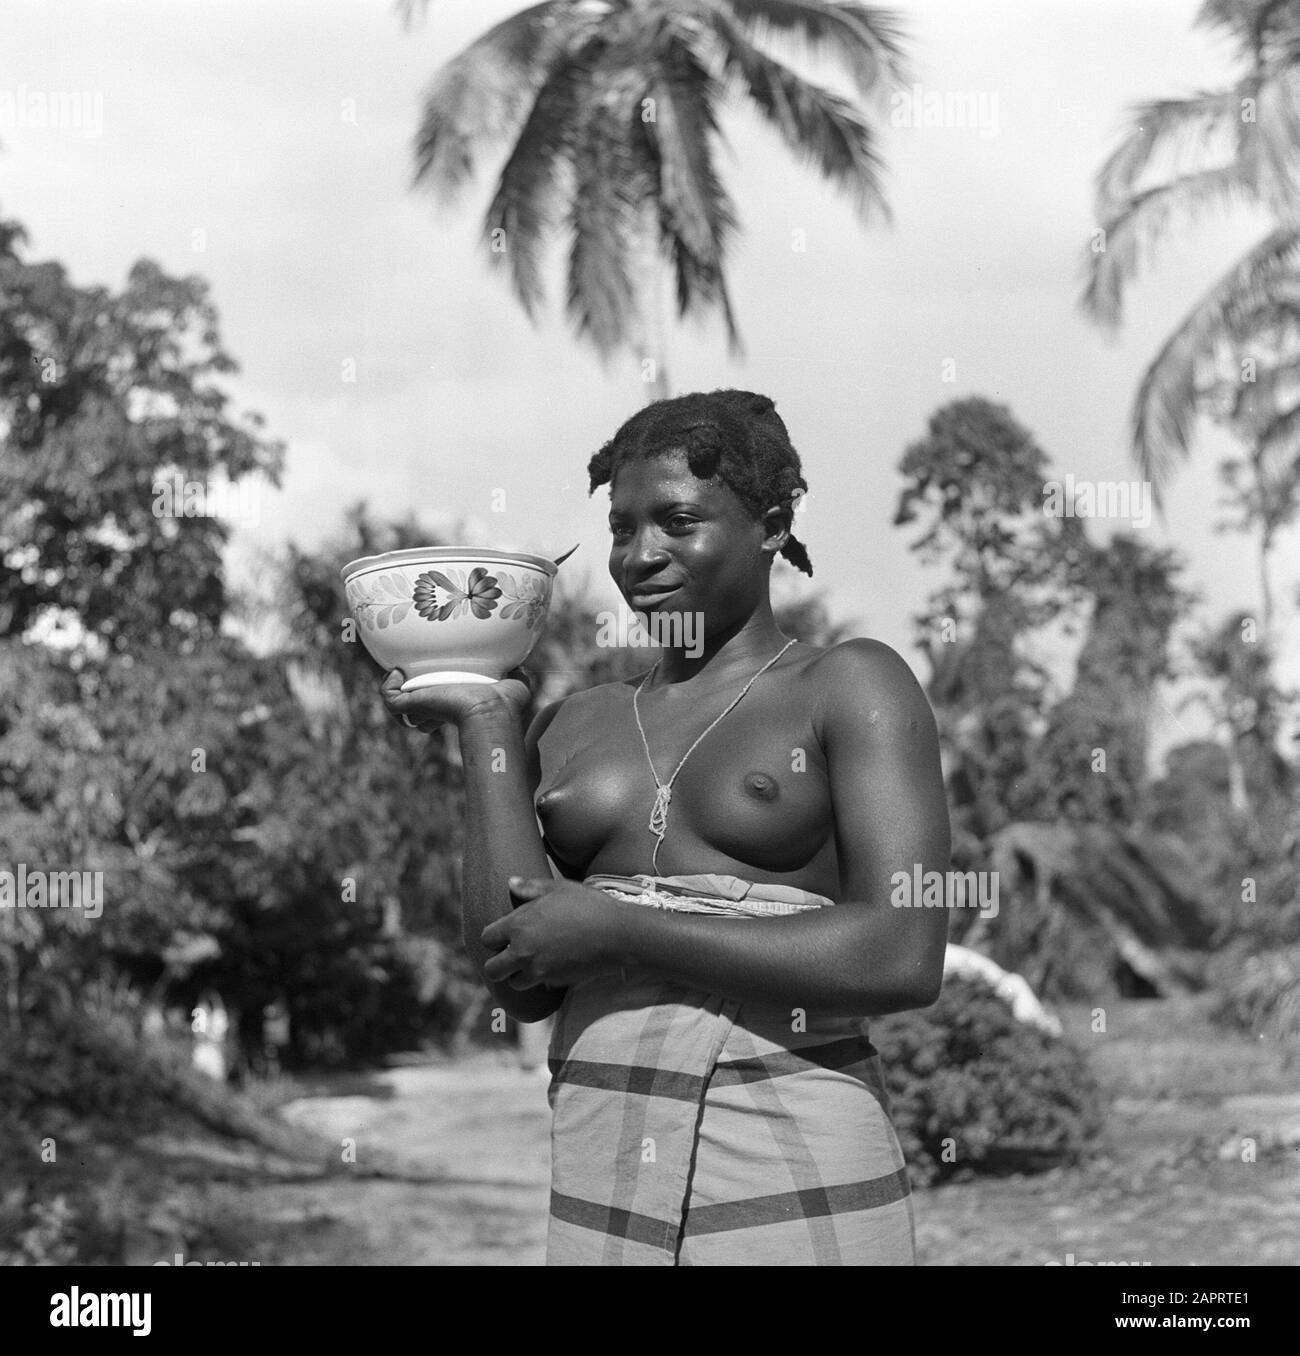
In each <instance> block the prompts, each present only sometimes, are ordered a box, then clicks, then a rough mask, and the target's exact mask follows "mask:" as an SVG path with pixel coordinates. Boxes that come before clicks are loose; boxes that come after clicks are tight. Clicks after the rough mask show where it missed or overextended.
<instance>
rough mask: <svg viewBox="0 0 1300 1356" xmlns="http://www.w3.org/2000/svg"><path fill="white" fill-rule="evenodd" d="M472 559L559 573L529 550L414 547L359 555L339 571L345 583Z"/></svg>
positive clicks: (555, 566)
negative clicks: (400, 568)
mask: <svg viewBox="0 0 1300 1356" xmlns="http://www.w3.org/2000/svg"><path fill="white" fill-rule="evenodd" d="M463 560H469V561H473V562H474V563H475V564H477V563H478V562H480V561H488V562H489V563H492V562H498V563H501V564H511V565H531V566H532V567H533V568H534V569H537V570H543V571H544V572H545V573H546V574H548V575H551V576H552V577H553V576H554V575H555V574H556V573H557V571H558V570H559V566H558V565H556V563H555V562H554V561H553V560H548V559H547V558H546V557H545V556H535V555H532V554H531V553H530V552H528V551H497V550H493V549H492V548H490V547H487V546H411V547H407V548H405V549H403V550H401V551H383V552H381V553H380V554H379V555H377V556H358V557H357V559H356V560H349V561H348V563H347V564H346V565H344V566H343V568H342V569H341V570H340V571H339V573H340V574H341V575H342V576H343V580H344V582H345V583H347V582H348V581H350V580H352V579H355V578H356V576H357V575H359V574H365V573H367V572H368V571H370V570H374V569H391V568H392V567H393V566H394V565H413V564H419V563H422V562H425V561H427V562H428V563H429V564H435V563H440V562H447V563H450V562H453V561H463Z"/></svg>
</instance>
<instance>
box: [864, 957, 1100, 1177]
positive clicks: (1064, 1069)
mask: <svg viewBox="0 0 1300 1356" xmlns="http://www.w3.org/2000/svg"><path fill="white" fill-rule="evenodd" d="M871 1039H872V1042H873V1044H874V1045H875V1046H876V1048H877V1049H878V1050H879V1051H880V1057H881V1062H882V1063H883V1064H884V1067H885V1076H886V1080H887V1083H888V1087H889V1091H890V1098H891V1101H892V1103H893V1117H894V1125H895V1127H896V1129H897V1131H898V1137H899V1140H900V1141H901V1143H902V1146H903V1152H904V1154H905V1155H906V1157H907V1162H908V1168H909V1172H910V1173H911V1176H912V1180H913V1181H914V1182H916V1183H917V1184H919V1185H927V1184H929V1183H932V1182H937V1181H942V1180H944V1179H947V1178H950V1177H954V1176H957V1175H959V1174H965V1173H967V1172H972V1173H974V1172H984V1173H996V1172H1009V1171H1022V1172H1037V1171H1043V1170H1045V1169H1046V1168H1049V1167H1054V1166H1056V1165H1058V1164H1063V1163H1070V1162H1074V1161H1077V1160H1078V1158H1079V1157H1080V1156H1081V1155H1082V1154H1083V1152H1084V1150H1085V1148H1086V1147H1087V1145H1088V1143H1089V1141H1090V1140H1092V1139H1093V1138H1094V1137H1095V1136H1096V1134H1097V1133H1098V1131H1099V1130H1100V1129H1101V1124H1102V1119H1103V1105H1104V1104H1103V1099H1102V1094H1101V1089H1100V1087H1099V1085H1098V1084H1097V1082H1096V1080H1095V1079H1094V1078H1093V1076H1092V1074H1091V1072H1090V1070H1089V1069H1088V1065H1087V1062H1086V1060H1085V1059H1084V1056H1083V1054H1082V1053H1081V1052H1080V1051H1079V1050H1077V1049H1076V1048H1075V1047H1074V1046H1073V1045H1071V1044H1070V1043H1069V1042H1067V1041H1064V1040H1062V1039H1061V1038H1060V1037H1057V1036H1051V1035H1049V1034H1048V1033H1046V1032H1044V1031H1040V1030H1039V1029H1038V1028H1037V1027H1032V1026H1026V1025H1025V1024H1023V1023H1021V1022H1018V1021H1016V1020H1015V1018H1014V1017H1012V1015H1011V1009H1010V1007H1009V1006H1008V1005H1007V1004H1006V1003H1005V1002H1004V1001H1003V1000H1002V999H1001V998H999V997H998V996H997V995H996V994H995V993H994V992H993V990H992V989H991V988H990V987H989V986H988V985H986V984H983V983H980V982H978V981H974V980H962V979H949V980H947V981H946V982H945V983H944V986H943V993H942V995H941V996H940V998H939V1001H938V1002H937V1003H935V1004H934V1005H933V1006H932V1007H929V1008H925V1009H923V1010H921V1011H919V1012H903V1013H895V1014H893V1015H891V1016H888V1017H883V1018H880V1019H878V1020H877V1021H875V1022H873V1023H872V1025H871ZM945 1141H947V1142H948V1143H945ZM945 1150H947V1152H945Z"/></svg>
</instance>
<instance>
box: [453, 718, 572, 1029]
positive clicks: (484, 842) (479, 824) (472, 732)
mask: <svg viewBox="0 0 1300 1356" xmlns="http://www.w3.org/2000/svg"><path fill="white" fill-rule="evenodd" d="M559 706H560V703H559V702H555V703H554V704H553V705H551V706H548V707H547V708H546V710H544V711H541V712H539V713H538V715H537V716H536V718H535V719H534V721H533V723H532V727H531V728H530V730H529V732H528V737H527V740H525V738H524V735H523V732H522V726H521V721H520V718H519V714H518V713H517V711H516V710H515V709H514V708H512V707H511V706H509V705H508V703H506V702H504V701H501V702H498V703H494V704H488V705H485V706H482V707H475V708H473V709H472V710H471V711H470V712H469V713H468V714H467V715H466V716H465V717H464V718H463V719H462V720H461V721H460V756H461V761H462V762H463V763H464V765H465V866H464V873H463V878H464V890H463V903H462V909H461V917H462V924H463V928H464V938H465V950H466V952H467V953H468V955H469V957H470V959H471V960H472V961H473V962H474V965H475V968H476V969H477V970H478V971H479V973H480V975H481V974H482V972H483V965H484V963H485V962H486V961H488V960H490V959H491V958H492V956H493V955H494V954H495V953H494V952H491V951H489V950H487V948H486V947H484V945H483V943H482V942H481V941H480V940H479V935H480V934H481V933H482V931H483V929H484V928H485V927H487V926H488V924H489V923H495V922H496V920H497V919H498V918H503V917H505V916H506V915H507V914H508V913H510V912H511V910H512V908H513V905H512V903H511V899H510V891H509V889H508V887H507V885H506V881H507V879H508V878H509V877H510V876H549V875H551V874H552V871H551V864H550V861H549V859H548V858H547V855H546V849H545V847H544V846H543V844H542V835H541V832H540V830H539V828H538V825H537V811H536V809H535V808H534V805H533V795H534V793H535V792H536V790H537V782H538V772H539V769H538V764H537V753H536V750H537V741H538V740H539V739H540V738H541V736H542V733H543V732H544V730H545V729H546V727H547V726H548V725H549V724H550V722H551V721H552V720H553V719H554V717H555V713H556V711H557V710H558V709H559ZM484 983H485V984H487V986H488V988H489V989H490V990H491V993H492V997H493V998H494V999H495V1000H496V1002H497V1003H499V1004H500V1006H501V1007H503V1008H504V1009H505V1010H506V1012H507V1013H509V1015H510V1016H511V1017H513V1018H514V1019H515V1020H516V1021H519V1022H539V1021H541V1020H542V1018H544V1017H549V1016H550V1015H551V1013H553V1012H554V1011H555V1010H556V1009H557V1008H558V1007H559V1006H560V1003H561V1002H562V1001H563V999H564V990H563V989H550V988H545V987H538V988H534V989H523V990H520V989H512V988H511V987H510V986H509V985H508V984H493V983H490V982H489V981H487V980H484Z"/></svg>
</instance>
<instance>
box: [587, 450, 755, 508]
mask: <svg viewBox="0 0 1300 1356" xmlns="http://www.w3.org/2000/svg"><path fill="white" fill-rule="evenodd" d="M609 489H610V500H611V502H612V501H614V500H615V499H630V498H636V499H641V498H643V497H646V496H652V497H654V498H657V499H697V500H707V499H712V498H716V497H717V496H718V495H719V494H730V493H731V491H730V488H729V487H728V486H727V484H726V483H725V482H724V481H723V480H722V479H721V478H720V477H719V476H717V475H713V476H710V477H708V478H707V479H702V478H701V477H699V476H697V475H696V474H695V472H694V471H692V470H691V468H690V464H689V463H688V462H687V460H686V454H685V453H684V452H677V451H669V452H656V453H654V454H652V455H651V456H648V457H644V458H641V457H638V458H636V459H635V460H631V461H625V462H624V463H623V464H622V465H621V466H620V467H619V468H618V470H617V471H615V473H614V475H613V477H612V478H611V480H610V487H609Z"/></svg>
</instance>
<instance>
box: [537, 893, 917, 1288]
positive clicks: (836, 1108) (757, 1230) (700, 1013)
mask: <svg viewBox="0 0 1300 1356" xmlns="http://www.w3.org/2000/svg"><path fill="white" fill-rule="evenodd" d="M584 884H586V885H587V886H589V887H590V888H592V889H598V890H604V891H606V892H607V893H609V894H611V895H613V896H615V897H616V898H620V899H625V900H629V901H633V902H636V903H639V904H643V905H647V906H652V907H657V908H667V909H670V910H672V911H678V912H690V913H710V914H716V915H718V916H719V919H720V921H719V926H727V924H726V923H724V922H722V921H721V919H722V918H724V917H727V918H737V919H744V918H756V917H771V916H779V915H785V914H792V913H801V912H803V911H805V910H807V909H812V908H825V907H832V906H833V901H831V900H829V899H827V898H825V896H823V895H816V894H812V893H811V892H809V891H806V890H799V889H795V888H793V887H790V886H782V885H767V884H754V883H752V882H749V881H745V880H741V879H740V878H739V877H736V876H728V875H721V874H714V873H710V874H707V875H694V876H648V875H641V876H591V877H588V879H587V880H586V881H585V882H584ZM550 1071H551V1084H550V1090H549V1094H548V1095H549V1100H550V1105H551V1111H552V1132H551V1167H552V1171H551V1210H550V1224H549V1230H548V1236H547V1255H546V1260H547V1264H548V1265H549V1266H600V1265H604V1266H730V1265H774V1266H800V1265H803V1266H827V1265H830V1266H837V1265H838V1266H903V1265H912V1264H914V1263H915V1260H916V1256H915V1231H914V1225H913V1218H912V1201H911V1195H910V1192H909V1188H908V1181H907V1171H906V1168H905V1166H904V1162H903V1154H902V1150H901V1149H900V1147H899V1144H898V1139H897V1136H896V1135H895V1134H894V1128H893V1125H892V1124H891V1122H890V1119H889V1100H888V1096H887V1094H886V1092H885V1086H884V1080H883V1077H882V1072H881V1067H880V1060H879V1057H878V1056H877V1054H876V1051H875V1048H874V1047H873V1046H872V1045H871V1042H870V1040H869V1039H868V1032H867V1025H866V1023H865V1022H864V1021H860V1020H854V1019H851V1018H843V1017H824V1016H818V1015H817V1014H816V1013H815V1012H812V1011H808V1012H805V1011H803V1010H801V1009H797V1008H796V1009H794V1010H793V1011H790V1010H780V1011H775V1010H763V1009H760V1008H759V1007H757V1006H755V1005H752V1004H749V1003H745V1004H740V1003H737V1002H733V1001H732V1000H730V999H726V998H722V997H720V996H718V995H717V994H712V993H707V992H704V991H703V990H699V989H691V988H688V987H685V986H683V985H678V984H672V983H667V982H665V981H663V980H662V979H659V978H656V977H654V976H652V975H650V974H648V973H644V972H642V971H640V970H638V969H629V970H627V971H626V972H624V974H622V975H618V974H615V975H603V976H600V977H598V978H596V979H593V980H589V981H585V982H583V983H581V984H576V985H574V986H572V987H571V988H570V989H569V990H568V992H567V994H566V996H565V1000H564V1003H563V1005H562V1006H561V1008H560V1010H559V1012H558V1014H557V1019H556V1023H555V1027H554V1030H553V1033H552V1037H551V1045H550Z"/></svg>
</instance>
